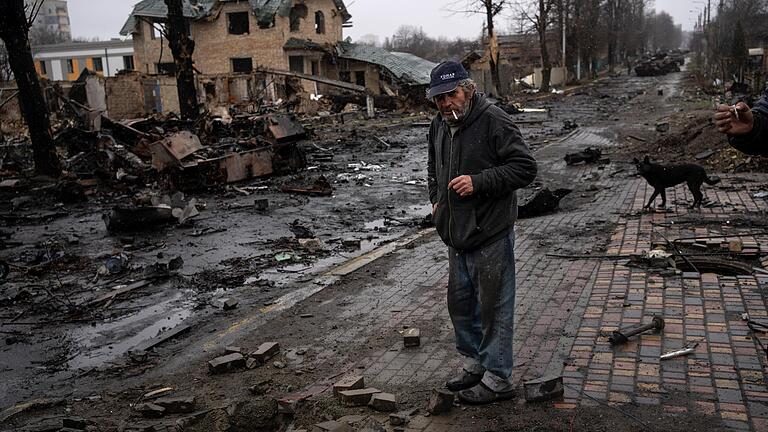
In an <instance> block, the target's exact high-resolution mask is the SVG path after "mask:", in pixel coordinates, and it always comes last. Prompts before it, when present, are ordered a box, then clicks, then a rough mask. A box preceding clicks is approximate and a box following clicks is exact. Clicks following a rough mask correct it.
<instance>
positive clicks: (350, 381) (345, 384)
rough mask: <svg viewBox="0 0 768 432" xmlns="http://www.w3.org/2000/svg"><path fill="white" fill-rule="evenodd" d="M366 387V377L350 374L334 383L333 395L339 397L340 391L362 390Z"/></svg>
mask: <svg viewBox="0 0 768 432" xmlns="http://www.w3.org/2000/svg"><path fill="white" fill-rule="evenodd" d="M362 388H365V378H363V377H362V376H357V375H356V376H348V377H345V378H342V379H341V380H340V381H338V382H336V384H334V385H333V395H334V396H336V397H337V398H338V397H339V392H343V391H347V390H360V389H362Z"/></svg>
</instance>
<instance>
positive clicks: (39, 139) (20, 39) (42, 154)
mask: <svg viewBox="0 0 768 432" xmlns="http://www.w3.org/2000/svg"><path fill="white" fill-rule="evenodd" d="M39 7H40V5H39V2H35V3H32V5H31V6H30V7H29V8H27V7H26V6H24V0H3V1H0V39H2V40H3V42H4V43H5V49H6V50H7V53H8V63H9V65H10V67H11V71H12V72H13V76H14V78H15V79H16V87H18V89H19V105H20V106H21V112H22V115H23V116H24V121H26V123H27V127H28V128H29V137H30V138H31V140H32V152H33V157H34V161H35V171H37V173H39V174H44V175H49V176H55V177H57V176H59V175H60V174H61V164H60V163H59V158H58V156H57V155H56V147H55V146H54V143H53V134H52V132H51V120H50V117H49V113H48V108H47V107H46V104H45V98H44V97H43V88H42V86H41V85H40V80H39V79H38V77H37V71H36V70H35V63H34V61H33V60H32V49H31V47H30V45H29V29H30V27H32V21H34V18H35V15H36V12H37V11H38V10H39Z"/></svg>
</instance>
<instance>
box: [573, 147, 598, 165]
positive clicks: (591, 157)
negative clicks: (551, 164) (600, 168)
mask: <svg viewBox="0 0 768 432" xmlns="http://www.w3.org/2000/svg"><path fill="white" fill-rule="evenodd" d="M602 157H603V151H602V150H600V149H593V148H590V147H587V148H585V149H584V150H582V151H580V152H577V153H568V154H566V155H565V158H564V159H565V163H566V165H576V164H579V163H585V164H594V163H597V162H603V159H602Z"/></svg>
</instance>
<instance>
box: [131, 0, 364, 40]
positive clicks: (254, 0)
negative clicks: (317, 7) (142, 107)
mask: <svg viewBox="0 0 768 432" xmlns="http://www.w3.org/2000/svg"><path fill="white" fill-rule="evenodd" d="M230 1H237V0H182V5H183V8H184V17H186V18H189V19H191V20H199V19H203V18H206V17H208V16H210V15H212V13H213V12H214V11H215V9H216V8H217V7H218V6H220V5H221V3H226V2H230ZM248 3H250V5H251V9H252V10H253V14H254V15H255V16H256V19H257V21H258V23H259V26H260V27H272V26H273V25H274V22H275V15H279V16H282V17H287V16H288V15H289V14H290V12H291V5H292V3H293V2H292V0H248ZM333 3H334V4H335V6H336V9H337V10H338V11H339V13H340V14H341V17H342V20H343V22H347V21H349V19H350V18H352V16H351V15H350V14H349V12H348V11H347V7H346V6H345V5H344V1H343V0H333ZM167 16H168V7H167V6H166V5H165V1H164V0H143V1H141V2H139V3H138V4H137V5H136V6H134V8H133V12H132V13H131V15H130V16H129V17H128V20H127V21H126V22H125V24H124V25H123V28H122V29H121V30H120V34H121V35H123V36H126V35H129V34H131V33H134V32H136V29H137V27H136V24H137V23H138V22H139V20H140V19H148V20H151V21H162V20H165V19H166V18H167Z"/></svg>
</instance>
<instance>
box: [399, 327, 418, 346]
mask: <svg viewBox="0 0 768 432" xmlns="http://www.w3.org/2000/svg"><path fill="white" fill-rule="evenodd" d="M403 345H404V346H405V347H406V348H409V347H417V346H419V345H421V331H420V330H419V329H417V328H409V329H408V330H406V331H405V332H403Z"/></svg>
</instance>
